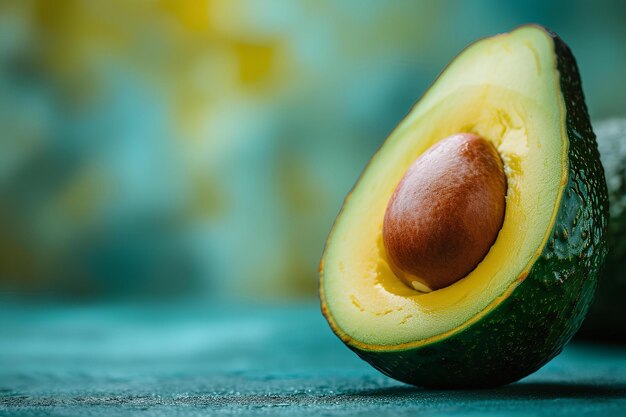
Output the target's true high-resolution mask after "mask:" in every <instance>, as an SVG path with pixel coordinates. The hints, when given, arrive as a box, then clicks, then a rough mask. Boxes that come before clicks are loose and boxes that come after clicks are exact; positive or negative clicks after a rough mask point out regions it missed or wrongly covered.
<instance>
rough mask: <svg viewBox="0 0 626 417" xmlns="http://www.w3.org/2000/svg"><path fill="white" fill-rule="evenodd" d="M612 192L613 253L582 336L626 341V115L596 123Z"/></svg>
mask: <svg viewBox="0 0 626 417" xmlns="http://www.w3.org/2000/svg"><path fill="white" fill-rule="evenodd" d="M594 126H595V128H594V130H595V132H596V136H597V141H598V149H599V151H600V159H601V160H602V165H603V166H604V173H605V177H606V183H607V188H608V192H609V205H610V210H609V212H610V218H609V230H608V235H607V236H608V242H609V253H608V255H607V258H606V264H605V267H604V272H603V273H602V274H601V276H600V278H599V279H598V289H597V291H596V296H595V299H594V301H593V304H592V305H591V307H590V308H589V313H588V315H587V318H586V319H585V321H584V323H583V326H582V328H581V330H580V332H579V333H578V336H579V338H584V339H589V340H595V341H606V342H618V343H626V303H624V297H625V296H626V119H611V120H605V121H602V122H599V123H597V124H594Z"/></svg>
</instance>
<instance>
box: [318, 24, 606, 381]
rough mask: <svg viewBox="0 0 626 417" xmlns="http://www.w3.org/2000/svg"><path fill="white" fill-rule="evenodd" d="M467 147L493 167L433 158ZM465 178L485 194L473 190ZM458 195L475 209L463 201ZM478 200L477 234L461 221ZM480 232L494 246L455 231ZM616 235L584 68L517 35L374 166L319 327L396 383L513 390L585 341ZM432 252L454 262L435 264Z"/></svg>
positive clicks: (488, 49)
mask: <svg viewBox="0 0 626 417" xmlns="http://www.w3.org/2000/svg"><path fill="white" fill-rule="evenodd" d="M459 132H461V136H457V137H461V138H463V137H465V138H473V139H474V141H476V140H477V139H476V138H482V140H485V141H488V144H489V146H488V147H485V148H484V149H485V150H482V151H481V152H479V153H478V154H480V155H483V157H484V158H485V159H484V160H485V161H487V162H482V163H480V164H478V165H471V164H468V163H465V162H464V163H457V164H450V163H449V162H448V160H447V159H446V158H442V157H437V158H433V157H432V156H431V155H432V154H433V153H435V154H436V152H437V150H439V149H445V151H446V153H447V155H448V158H450V159H454V158H455V155H461V154H463V152H465V151H466V150H467V148H468V146H469V145H468V143H471V142H468V141H467V140H457V141H454V140H452V141H450V139H444V138H447V137H448V136H450V135H455V134H458V133H459ZM453 137H454V136H453ZM440 141H441V142H440ZM493 151H495V152H497V157H493V155H492V157H491V158H487V157H485V155H489V154H490V152H493ZM423 161H426V162H423ZM498 163H501V164H502V168H498ZM422 164H425V165H427V166H428V167H429V170H426V169H423V170H422V169H421V165H422ZM438 164H439V165H438ZM491 166H493V167H495V169H491V170H490V169H486V168H484V167H491ZM465 170H470V171H472V172H474V173H476V172H479V173H480V177H481V178H480V179H478V178H473V179H472V180H467V178H469V177H468V175H469V174H468V173H467V172H465ZM500 172H503V175H504V176H505V177H506V178H505V179H504V178H501V177H500V175H502V174H500ZM434 176H438V178H432V177H434ZM445 181H448V182H450V183H451V184H450V187H446V186H445ZM455 181H456V183H455ZM481 187H482V188H481ZM485 187H486V188H485ZM504 187H506V190H505V189H504ZM464 188H465V190H464ZM492 188H493V190H495V191H493V192H486V193H485V192H482V191H481V189H492ZM449 189H452V196H453V197H454V196H459V194H462V193H463V192H466V193H467V195H465V196H463V195H461V197H462V198H458V197H457V199H456V200H455V199H454V198H451V197H450V196H447V195H446V193H447V191H449ZM505 191H506V192H505ZM504 195H506V200H505V202H502V197H504ZM473 199H479V200H480V201H478V202H477V203H476V204H478V207H481V209H480V210H479V211H481V213H480V215H482V216H483V218H478V216H479V214H478V213H472V214H468V213H466V212H465V210H466V209H467V207H468V204H474V202H473ZM450 202H452V203H450ZM438 203H441V204H438ZM500 209H501V210H503V211H504V214H503V217H504V218H503V220H500V219H501V214H499V210H500ZM446 211H447V212H446ZM444 216H445V217H444ZM472 216H473V217H474V220H475V222H476V223H477V224H478V223H480V222H482V221H485V217H486V218H488V219H490V220H489V221H487V224H489V225H490V226H489V227H494V226H495V228H496V229H498V230H496V233H494V231H493V230H485V233H486V235H487V237H486V238H485V240H484V242H481V243H480V244H477V241H475V239H473V238H470V237H469V236H471V234H467V231H463V230H462V228H459V229H457V226H458V225H459V224H464V223H469V222H471V217H472ZM455 219H456V223H455ZM607 222H608V196H607V188H606V183H605V179H604V173H603V168H602V165H601V162H600V158H599V154H598V150H597V145H596V142H595V136H594V133H593V131H592V128H591V124H590V122H589V117H588V115H587V108H586V105H585V102H584V96H583V92H582V89H581V83H580V76H579V73H578V68H577V65H576V61H575V59H574V56H573V55H572V53H571V51H570V49H569V48H568V47H567V46H566V45H565V43H563V41H562V40H561V39H560V38H559V37H558V36H557V35H556V34H554V33H553V32H550V31H549V30H548V29H546V28H543V27H541V26H538V25H527V26H522V27H520V28H517V29H515V30H513V31H511V32H510V33H506V34H501V35H497V36H494V37H491V38H486V39H483V40H480V41H478V42H476V43H474V44H472V45H471V46H469V47H468V48H466V49H465V50H463V52H461V53H460V54H459V55H458V56H457V57H456V58H455V59H454V60H453V61H452V62H451V63H450V64H449V65H448V66H447V68H446V69H445V70H444V71H443V72H442V73H441V75H440V76H439V77H438V79H437V80H436V81H435V82H434V83H433V85H432V86H431V87H430V88H429V90H428V91H427V92H426V93H425V94H424V96H423V97H422V98H421V99H420V101H419V102H418V103H417V104H416V105H415V106H414V107H413V109H412V110H411V112H410V113H409V114H408V115H407V116H406V118H405V119H404V120H403V121H402V122H401V123H400V125H399V126H398V127H397V128H396V129H395V130H394V131H393V133H392V134H391V135H390V136H389V138H388V139H387V140H386V142H385V143H384V144H383V146H382V147H381V149H380V150H379V151H378V153H377V154H376V155H375V156H374V157H373V158H372V160H371V161H370V163H369V165H368V166H367V167H366V169H365V171H364V172H363V173H362V174H361V177H360V178H359V181H358V182H357V184H356V185H355V187H354V189H353V190H352V192H351V194H350V198H349V199H346V202H345V203H344V206H343V209H342V211H341V213H340V214H339V216H338V218H337V220H336V221H335V224H334V226H333V230H332V232H331V233H330V236H329V238H328V242H327V245H326V249H325V252H324V257H323V259H322V264H321V267H320V296H321V300H322V311H323V313H324V315H325V316H326V318H327V320H328V322H329V324H330V326H331V328H332V330H333V331H334V332H335V333H336V334H337V336H338V337H339V338H341V340H342V341H343V342H344V343H345V344H346V345H347V346H348V347H349V348H350V349H352V350H353V351H355V352H356V353H357V354H358V355H359V356H360V357H361V358H363V359H364V360H366V361H367V362H369V363H370V364H371V365H372V366H374V367H375V368H376V369H378V370H380V371H381V372H383V373H385V374H386V375H388V376H391V377H393V378H396V379H398V380H400V381H403V382H406V383H410V384H414V385H418V386H424V387H435V388H460V387H463V388H472V387H491V386H498V385H502V384H506V383H510V382H513V381H516V380H518V379H520V378H523V377H525V376H527V375H528V374H530V373H532V372H534V371H536V370H537V369H539V368H540V367H541V366H543V365H544V364H545V363H547V362H548V361H549V360H550V359H552V358H553V357H554V356H555V355H557V354H558V353H559V352H560V351H561V349H562V348H563V346H564V345H565V344H566V343H567V342H568V341H569V340H570V338H571V337H572V336H573V335H574V333H575V332H576V331H577V330H578V328H579V327H580V325H581V322H582V320H583V318H584V316H585V313H586V311H587V308H588V306H589V304H590V302H591V300H592V297H593V293H594V290H595V286H596V281H597V276H598V273H599V271H600V269H601V267H602V265H603V263H604V259H605V256H606V252H607V237H606V231H607ZM486 229H488V228H486ZM455 232H458V235H456V234H455ZM475 232H476V234H477V235H478V231H477V230H476V231H475ZM494 235H496V237H493V236H494ZM433 236H439V237H440V238H441V241H437V240H436V238H433ZM459 236H462V238H460V237H459ZM422 242H427V243H426V244H424V245H421V244H422ZM420 245H421V246H420ZM433 247H434V248H444V249H445V250H443V249H441V250H435V252H434V253H436V254H440V253H442V252H443V254H442V255H441V256H433V255H432V252H431V251H430V250H434V249H433ZM477 247H478V249H479V250H476V249H477ZM485 248H486V249H485ZM485 250H486V253H484V252H485ZM455 251H458V252H455ZM474 252H475V253H474ZM457 259H460V260H461V261H462V262H461V261H457ZM459 264H461V265H462V267H460V268H457V266H458V265H459ZM446 268H449V270H450V274H449V276H447V275H446V274H445V271H446ZM466 269H469V270H466ZM460 272H461V273H462V275H463V276H458V274H459V273H460ZM407 276H408V278H407ZM440 277H443V278H440ZM414 282H416V284H415V285H413V286H411V285H407V284H412V283H414ZM424 287H426V288H424Z"/></svg>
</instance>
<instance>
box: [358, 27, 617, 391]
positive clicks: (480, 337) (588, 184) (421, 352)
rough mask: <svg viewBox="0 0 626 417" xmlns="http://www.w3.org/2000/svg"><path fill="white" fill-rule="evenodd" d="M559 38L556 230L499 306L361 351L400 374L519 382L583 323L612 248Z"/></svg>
mask: <svg viewBox="0 0 626 417" xmlns="http://www.w3.org/2000/svg"><path fill="white" fill-rule="evenodd" d="M541 29H542V30H545V31H546V33H548V34H549V36H550V37H551V38H552V39H553V42H554V50H555V55H556V58H557V69H558V71H559V74H560V85H561V91H562V94H563V98H564V102H565V107H566V124H567V135H568V138H569V150H568V159H569V175H568V183H567V186H566V189H565V190H564V194H563V198H562V201H561V206H560V208H559V211H558V214H557V218H556V221H555V226H554V229H553V230H552V235H551V237H550V239H549V241H548V243H547V245H546V247H545V248H544V250H543V252H542V254H541V255H540V257H539V258H538V259H537V260H536V262H535V264H534V265H533V266H532V268H531V269H530V271H529V273H528V275H527V277H526V279H524V281H523V282H521V283H520V284H519V286H518V287H517V288H516V289H515V290H514V291H513V293H512V294H511V295H510V296H509V297H508V298H507V299H506V300H505V301H503V302H502V303H501V304H500V305H499V306H498V307H496V308H495V309H494V310H492V311H491V312H490V313H488V314H487V315H486V316H485V317H483V318H482V319H480V320H479V321H477V322H476V323H474V324H472V325H470V326H468V327H466V328H465V329H463V330H462V331H460V332H458V333H456V334H453V335H451V336H449V337H448V338H446V339H444V340H441V341H437V342H433V343H431V344H428V345H424V346H421V347H417V348H412V349H407V350H398V351H386V352H385V351H365V350H359V349H357V348H355V347H354V346H350V348H351V349H352V350H354V351H355V352H356V353H357V354H358V355H359V356H360V357H361V358H363V359H364V360H366V361H367V362H369V363H370V364H372V365H373V366H374V367H375V368H377V369H379V370H380V371H381V372H383V373H384V374H386V375H388V376H390V377H392V378H395V379H398V380H400V381H403V382H406V383H409V384H413V385H418V386H423V387H431V388H448V389H450V388H482V387H485V388H486V387H494V386H499V385H504V384H507V383H510V382H514V381H517V380H519V379H520V378H523V377H525V376H527V375H529V374H531V373H532V372H534V371H536V370H537V369H539V368H540V367H541V366H543V365H544V364H546V363H547V362H548V361H550V360H551V359H552V358H554V357H555V356H556V355H558V354H559V353H560V352H561V350H562V349H563V346H564V345H565V344H566V343H567V342H568V341H569V340H570V339H571V337H572V336H573V335H574V333H576V331H577V330H578V328H579V327H580V325H581V323H582V321H583V319H584V317H585V314H586V313H587V309H588V306H589V304H590V302H591V300H592V298H593V294H594V291H595V289H596V282H597V276H598V273H599V270H600V269H601V267H602V265H603V263H604V259H605V256H606V253H607V242H606V231H607V221H608V220H607V219H608V197H607V188H606V183H605V179H604V171H603V169H602V165H601V163H600V158H599V154H598V148H597V145H596V141H595V135H594V133H593V131H592V129H591V124H590V122H589V116H588V114H587V107H586V105H585V101H584V96H583V92H582V86H581V82H580V76H579V73H578V67H577V65H576V61H575V59H574V57H573V55H572V53H571V51H570V49H569V47H568V46H567V45H565V43H564V42H563V41H561V39H560V38H559V37H558V36H557V35H556V34H554V33H551V32H549V31H547V30H546V29H543V28H541Z"/></svg>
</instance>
